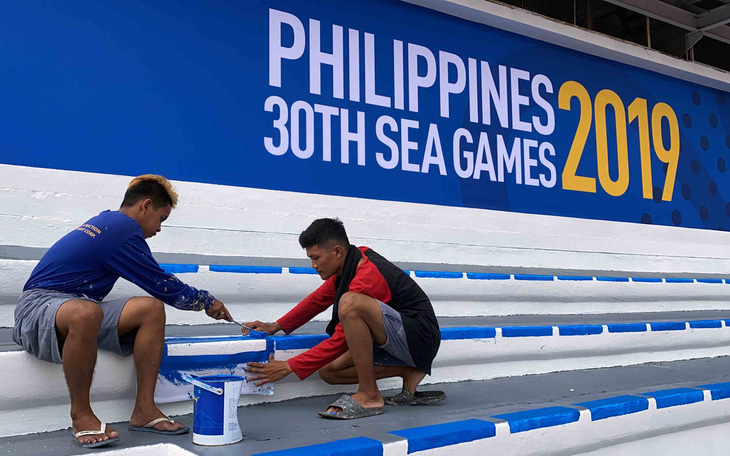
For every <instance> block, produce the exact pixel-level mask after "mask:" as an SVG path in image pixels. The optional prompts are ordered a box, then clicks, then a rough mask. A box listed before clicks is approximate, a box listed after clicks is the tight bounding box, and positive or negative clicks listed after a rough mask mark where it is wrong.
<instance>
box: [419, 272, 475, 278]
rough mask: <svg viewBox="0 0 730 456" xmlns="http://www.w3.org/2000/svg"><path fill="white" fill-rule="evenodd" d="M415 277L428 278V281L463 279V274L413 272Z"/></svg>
mask: <svg viewBox="0 0 730 456" xmlns="http://www.w3.org/2000/svg"><path fill="white" fill-rule="evenodd" d="M414 272H415V273H416V277H422V278H430V279H461V278H463V277H464V273H463V272H452V271H414Z"/></svg>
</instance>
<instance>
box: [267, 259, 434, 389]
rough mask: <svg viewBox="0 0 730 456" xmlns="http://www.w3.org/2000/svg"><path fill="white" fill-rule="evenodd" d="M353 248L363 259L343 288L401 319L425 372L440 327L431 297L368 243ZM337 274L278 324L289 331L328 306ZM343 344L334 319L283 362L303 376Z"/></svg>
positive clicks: (332, 300)
mask: <svg viewBox="0 0 730 456" xmlns="http://www.w3.org/2000/svg"><path fill="white" fill-rule="evenodd" d="M357 249H358V250H359V251H360V253H361V254H362V257H363V258H362V261H361V262H360V263H359V264H358V265H357V269H356V271H355V274H354V277H353V278H352V280H351V281H350V285H349V289H348V291H351V292H355V293H362V294H364V295H367V296H370V297H371V298H374V299H377V300H378V301H380V302H383V303H385V304H388V305H389V306H390V307H392V308H393V309H395V310H396V311H398V312H399V313H400V315H401V317H402V319H403V327H404V329H405V332H406V339H407V341H408V348H409V351H410V354H411V357H412V358H413V362H414V363H415V364H416V367H417V368H418V369H420V370H422V371H424V372H426V373H427V374H431V363H432V362H433V359H434V358H435V357H436V353H437V352H438V348H439V345H440V343H441V332H440V330H439V326H438V322H437V320H436V314H435V313H434V311H433V306H431V301H429V299H428V296H426V293H424V292H423V290H422V289H421V287H419V286H418V284H417V283H416V282H415V281H414V280H413V279H412V278H411V277H410V276H409V275H408V274H406V273H405V272H403V271H402V270H401V269H400V268H398V267H397V266H395V265H394V264H393V263H391V262H390V261H388V260H386V259H385V258H383V257H382V256H380V255H378V254H377V253H376V252H374V251H373V250H372V249H370V248H368V247H358V248H357ZM354 253H358V252H357V251H355V252H354ZM340 279H341V277H338V276H332V277H330V278H329V279H327V280H325V282H324V283H323V284H322V285H321V286H320V287H319V288H317V289H316V290H315V291H314V292H312V293H311V294H310V295H309V296H307V297H306V298H305V299H304V300H303V301H302V302H300V303H299V304H298V305H297V306H296V307H294V308H293V309H292V310H291V311H289V312H288V313H287V314H286V315H284V316H283V317H281V318H280V319H279V320H278V323H279V325H280V326H281V327H282V329H283V330H284V332H285V333H287V334H289V333H291V332H292V331H294V330H295V329H297V328H299V327H300V326H302V325H303V324H304V323H306V322H308V321H309V320H311V319H312V318H313V317H315V316H316V315H318V314H319V313H321V312H323V311H325V310H327V308H329V307H330V306H332V305H333V304H334V303H335V294H336V289H337V286H338V285H339V282H338V280H340ZM333 322H334V321H333ZM347 349H348V348H347V341H346V340H345V333H344V331H343V329H342V324H341V323H336V326H334V332H333V333H331V337H330V338H329V339H326V340H324V341H322V342H320V343H319V344H318V345H316V346H315V347H313V348H311V349H309V350H307V351H306V352H304V353H302V354H300V355H298V356H296V357H294V358H292V359H290V360H289V361H288V362H289V366H290V367H291V369H292V370H293V371H294V373H295V374H297V377H299V378H300V379H302V380H303V379H305V378H307V377H309V376H310V375H311V374H312V373H314V372H316V371H317V370H319V369H320V368H322V367H324V366H326V365H327V364H329V363H331V362H332V361H334V360H335V359H337V358H338V357H340V356H341V355H343V354H344V353H345V352H346V351H347Z"/></svg>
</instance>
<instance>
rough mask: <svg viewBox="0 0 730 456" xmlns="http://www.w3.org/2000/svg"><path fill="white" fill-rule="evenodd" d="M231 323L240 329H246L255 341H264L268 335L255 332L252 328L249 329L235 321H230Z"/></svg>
mask: <svg viewBox="0 0 730 456" xmlns="http://www.w3.org/2000/svg"><path fill="white" fill-rule="evenodd" d="M231 322H233V323H235V324H237V325H238V326H240V327H242V328H246V329H248V330H249V331H250V332H249V334H250V335H251V337H256V338H257V339H265V338H266V336H267V335H268V334H266V333H265V332H262V331H256V330H255V329H253V328H252V327H250V326H246V325H244V324H243V323H241V322H240V321H236V320H231Z"/></svg>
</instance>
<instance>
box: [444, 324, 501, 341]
mask: <svg viewBox="0 0 730 456" xmlns="http://www.w3.org/2000/svg"><path fill="white" fill-rule="evenodd" d="M495 337H497V330H496V329H494V328H487V327H480V326H455V327H451V328H441V340H460V339H493V338H495Z"/></svg>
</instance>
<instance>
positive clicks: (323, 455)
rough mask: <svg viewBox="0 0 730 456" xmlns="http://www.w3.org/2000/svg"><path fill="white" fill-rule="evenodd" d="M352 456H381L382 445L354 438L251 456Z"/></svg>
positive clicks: (376, 441) (361, 438) (377, 442)
mask: <svg viewBox="0 0 730 456" xmlns="http://www.w3.org/2000/svg"><path fill="white" fill-rule="evenodd" d="M352 454H357V456H383V444H382V443H381V442H380V441H378V440H374V439H369V438H367V437H355V438H353V439H344V440H335V441H333V442H327V443H320V444H318V445H309V446H303V447H297V448H290V449H288V450H279V451H269V452H267V453H256V454H255V455H253V456H351V455H352Z"/></svg>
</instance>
